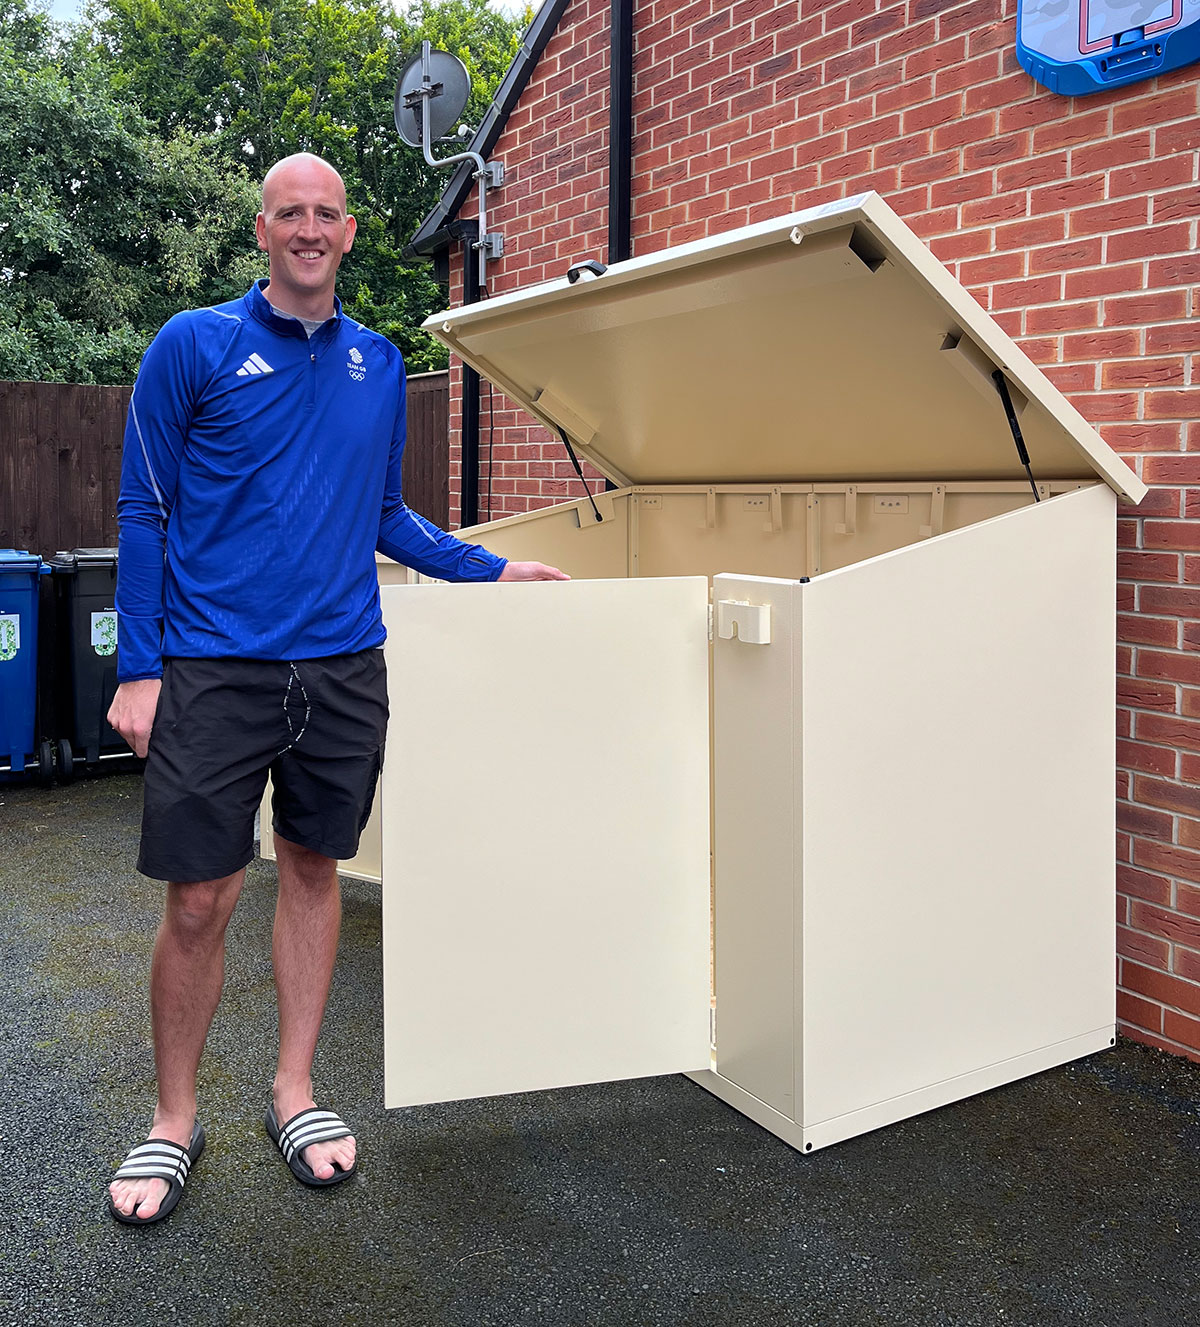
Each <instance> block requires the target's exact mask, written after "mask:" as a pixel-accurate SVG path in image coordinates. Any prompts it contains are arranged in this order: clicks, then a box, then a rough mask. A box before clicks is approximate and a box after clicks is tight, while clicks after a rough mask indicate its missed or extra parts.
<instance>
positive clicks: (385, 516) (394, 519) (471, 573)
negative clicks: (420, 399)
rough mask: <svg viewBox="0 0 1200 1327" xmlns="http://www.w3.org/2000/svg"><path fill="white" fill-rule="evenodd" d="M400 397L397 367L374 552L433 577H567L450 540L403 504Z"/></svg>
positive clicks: (403, 403)
mask: <svg viewBox="0 0 1200 1327" xmlns="http://www.w3.org/2000/svg"><path fill="white" fill-rule="evenodd" d="M405 396H406V393H405V383H404V373H403V370H401V372H400V388H399V404H398V407H397V411H396V422H395V425H394V427H393V430H392V442H391V450H390V451H389V453H388V471H387V483H386V486H385V488H384V495H383V511H382V513H381V516H380V521H379V539H378V542H377V544H376V547H377V548H378V549H379V551H380V552H381V553H383V554H384V555H385V556H386V557H389V558H391V559H393V561H395V562H399V563H402V564H403V565H404V566H406V567H412V568H413V570H414V571H419V572H420V573H421V574H422V575H424V576H435V577H437V579H438V580H443V581H569V580H570V579H571V578H570V577H569V576H568V575H567V574H566V573H565V572H562V571H559V570H558V568H557V567H548V566H546V565H545V564H544V563H542V562H509V561H508V560H507V559H505V558H502V557H497V556H496V554H495V553H489V552H488V550H487V549H486V548H484V547H483V546H482V545H480V544H468V543H467V542H466V541H465V540H462V539H456V538H455V537H454V535H452V534H447V533H446V531H445V530H440V529H439V528H438V527H437V526H436V525H434V524H433V522H432V521H427V520H426V519H425V517H424V516H420V515H418V514H417V513H416V512H415V511H413V510H412V509H411V508H410V507H408V506H407V505H406V503H405V501H404V497H403V494H402V491H401V488H402V485H401V470H402V463H403V460H404V444H405V438H406V431H407V429H406V426H407V417H406V415H407V406H406V400H405Z"/></svg>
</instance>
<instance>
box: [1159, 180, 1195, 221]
mask: <svg viewBox="0 0 1200 1327" xmlns="http://www.w3.org/2000/svg"><path fill="white" fill-rule="evenodd" d="M1151 203H1152V206H1151V220H1152V221H1153V222H1154V224H1155V225H1160V224H1161V223H1163V222H1166V221H1178V220H1179V219H1180V218H1181V217H1186V218H1193V217H1196V216H1200V191H1197V189H1196V188H1195V187H1191V188H1187V189H1177V190H1176V191H1175V192H1173V193H1162V194H1155V195H1154V197H1153V198H1152V199H1151Z"/></svg>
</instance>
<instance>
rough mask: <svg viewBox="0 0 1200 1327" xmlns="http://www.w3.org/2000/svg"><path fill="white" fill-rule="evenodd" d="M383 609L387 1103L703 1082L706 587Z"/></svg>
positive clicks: (561, 591) (587, 588)
mask: <svg viewBox="0 0 1200 1327" xmlns="http://www.w3.org/2000/svg"><path fill="white" fill-rule="evenodd" d="M381 594H382V598H383V605H384V620H385V622H386V623H387V628H388V643H387V660H388V683H389V693H390V697H391V705H392V719H391V727H390V730H389V734H390V735H389V738H388V752H387V764H386V766H385V768H384V774H383V780H382V783H381V818H382V822H383V945H384V964H383V966H384V1021H385V1038H384V1039H385V1056H384V1058H385V1079H386V1091H385V1097H386V1102H387V1105H388V1106H389V1107H391V1106H402V1105H415V1104H418V1103H423V1102H432V1101H444V1100H456V1099H461V1098H466V1097H478V1096H487V1095H493V1094H496V1093H504V1092H520V1091H529V1090H533V1089H537V1088H545V1087H556V1086H566V1085H569V1084H575V1083H584V1082H595V1081H605V1080H611V1079H618V1078H629V1077H637V1076H640V1075H645V1074H659V1073H671V1072H679V1071H685V1070H692V1069H698V1068H703V1067H706V1066H707V1064H708V1059H709V1046H708V1041H709V1038H708V1004H709V971H708V954H709V833H708V829H709V819H708V818H709V806H708V798H709V780H708V752H709V743H708V640H707V630H706V620H707V586H706V582H705V580H704V578H702V577H693V578H687V579H677V580H645V581H642V580H634V581H572V582H570V583H568V584H533V585H522V584H506V585H405V586H394V587H385V588H384V589H383V590H382V591H381Z"/></svg>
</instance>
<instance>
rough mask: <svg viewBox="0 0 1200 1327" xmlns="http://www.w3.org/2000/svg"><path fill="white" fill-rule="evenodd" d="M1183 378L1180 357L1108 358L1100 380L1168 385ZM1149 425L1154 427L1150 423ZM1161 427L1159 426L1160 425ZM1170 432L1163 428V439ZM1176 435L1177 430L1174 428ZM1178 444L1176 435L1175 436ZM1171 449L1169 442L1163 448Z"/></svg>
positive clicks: (1120, 384) (1114, 383)
mask: <svg viewBox="0 0 1200 1327" xmlns="http://www.w3.org/2000/svg"><path fill="white" fill-rule="evenodd" d="M1183 380H1184V361H1183V359H1182V358H1181V357H1175V358H1172V359H1132V360H1120V359H1118V360H1110V361H1109V362H1108V363H1106V364H1105V365H1104V366H1103V370H1102V373H1101V382H1102V383H1103V385H1104V386H1105V387H1168V386H1180V385H1182V383H1183ZM1150 427H1154V426H1153V425H1151V426H1150ZM1160 427H1161V426H1160ZM1169 432H1170V429H1169V428H1164V430H1163V432H1162V435H1161V436H1162V437H1163V439H1164V442H1165V440H1166V439H1167V437H1168V434H1169ZM1175 432H1176V435H1177V434H1178V430H1175ZM1175 444H1176V445H1177V444H1178V436H1176V438H1175ZM1169 449H1173V448H1172V446H1171V444H1170V443H1167V445H1166V446H1165V447H1164V450H1169Z"/></svg>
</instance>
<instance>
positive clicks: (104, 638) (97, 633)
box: [49, 548, 133, 782]
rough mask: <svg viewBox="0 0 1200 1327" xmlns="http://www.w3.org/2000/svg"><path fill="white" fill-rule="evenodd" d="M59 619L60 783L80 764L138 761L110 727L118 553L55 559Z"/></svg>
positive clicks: (77, 551)
mask: <svg viewBox="0 0 1200 1327" xmlns="http://www.w3.org/2000/svg"><path fill="white" fill-rule="evenodd" d="M49 567H50V570H51V571H52V572H53V573H54V582H53V585H54V606H55V613H56V617H57V624H56V625H57V631H56V633H55V634H56V636H57V639H58V685H59V696H58V705H57V712H58V715H59V716H60V717H59V723H60V732H59V736H58V740H57V742H56V743H55V746H56V748H57V749H56V756H57V763H58V777H59V779H60V780H62V781H63V782H66V781H69V780H70V779H71V778H72V777H73V775H74V772H75V767H76V765H78V764H84V765H95V764H97V763H98V762H100V761H102V760H120V759H126V758H130V757H132V756H133V752H132V751H131V750H130V749H129V747H128V745H127V744H126V742H125V741H124V739H123V738H122V737H121V736H120V735H119V734H118V733H116V732H115V731H114V730H113V728H112V727H111V725H110V724H109V722H108V709H109V706H110V705H111V704H112V699H113V694H114V693H115V692H116V689H117V609H116V600H115V595H116V590H117V550H116V549H115V548H73V549H71V550H70V552H64V553H55V555H54V556H53V557H52V558H50V559H49Z"/></svg>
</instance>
